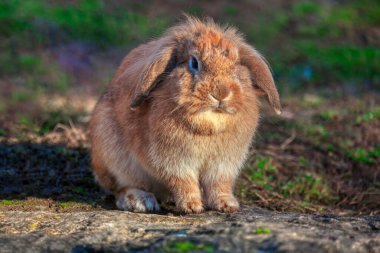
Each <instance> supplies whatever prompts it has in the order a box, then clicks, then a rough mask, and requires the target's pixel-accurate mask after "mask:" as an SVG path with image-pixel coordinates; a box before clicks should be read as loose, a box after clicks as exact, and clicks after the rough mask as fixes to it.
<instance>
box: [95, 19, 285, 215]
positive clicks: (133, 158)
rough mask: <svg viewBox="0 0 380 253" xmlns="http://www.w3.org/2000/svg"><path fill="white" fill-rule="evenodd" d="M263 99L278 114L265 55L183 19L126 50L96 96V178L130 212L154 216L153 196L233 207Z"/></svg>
mask: <svg viewBox="0 0 380 253" xmlns="http://www.w3.org/2000/svg"><path fill="white" fill-rule="evenodd" d="M194 58H195V60H194ZM190 60H191V61H192V62H189V61H190ZM190 65H191V68H190ZM196 70H200V71H199V72H194V71H196ZM259 95H265V96H266V98H267V99H268V101H269V103H270V105H271V106H272V107H273V109H274V110H275V111H276V112H277V113H280V110H281V106H280V101H279V96H278V92H277V90H276V87H275V84H274V82H273V78H272V75H271V72H270V70H269V68H268V66H267V64H266V62H265V60H264V59H263V57H262V56H260V54H259V53H258V52H257V51H256V50H255V49H254V48H252V47H251V46H249V45H248V44H246V42H245V41H244V40H243V39H242V37H241V36H240V35H239V34H238V32H237V31H236V30H235V29H234V28H228V27H226V28H222V27H220V26H218V25H216V24H215V23H214V22H213V21H211V20H206V21H200V20H198V19H196V18H191V17H188V18H187V20H186V21H185V22H184V23H182V24H179V25H177V26H174V27H172V28H171V29H169V30H168V31H167V32H166V33H165V35H164V36H163V37H161V38H159V39H156V40H153V41H151V42H148V43H146V44H143V45H140V46H139V47H137V48H135V49H134V50H132V51H131V52H130V53H129V54H128V55H127V56H126V57H125V58H124V60H123V62H122V64H121V66H120V68H119V69H118V71H117V73H116V75H115V77H114V79H113V80H112V82H111V84H110V85H109V87H108V88H107V90H106V91H105V93H104V94H103V95H102V96H101V98H100V100H99V102H98V104H97V106H96V108H95V110H94V113H93V116H92V120H91V140H92V150H91V152H92V167H93V170H94V173H95V175H96V178H97V180H98V181H99V183H100V184H101V185H102V186H103V187H104V188H105V189H107V190H109V191H111V192H112V193H113V194H114V195H115V197H116V204H117V206H118V207H119V208H121V209H124V210H128V211H135V212H147V211H157V210H159V205H158V202H157V200H156V198H157V199H161V200H166V199H168V198H170V197H171V198H172V199H173V200H174V201H175V203H176V207H177V208H178V209H179V211H181V212H184V213H198V212H201V211H203V210H204V208H205V207H208V208H210V209H214V210H218V211H222V212H234V211H236V210H238V208H239V204H238V202H237V200H236V199H235V197H234V196H233V188H234V183H235V179H236V178H237V176H238V174H239V171H240V168H241V167H242V164H243V162H244V160H245V158H246V155H247V152H248V149H249V145H250V143H251V139H252V137H253V135H254V133H255V130H256V127H257V123H258V119H259V99H258V96H259ZM220 101H222V102H220Z"/></svg>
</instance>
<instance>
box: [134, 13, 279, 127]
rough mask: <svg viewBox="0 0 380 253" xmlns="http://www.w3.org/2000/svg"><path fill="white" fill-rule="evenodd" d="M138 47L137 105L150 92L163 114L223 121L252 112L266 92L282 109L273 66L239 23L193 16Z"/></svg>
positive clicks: (137, 105)
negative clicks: (232, 24) (245, 37)
mask: <svg viewBox="0 0 380 253" xmlns="http://www.w3.org/2000/svg"><path fill="white" fill-rule="evenodd" d="M135 50H137V51H135V52H134V53H135V55H136V56H135V57H134V59H136V61H140V63H139V64H138V63H137V64H133V63H131V65H130V67H129V71H128V72H129V74H128V75H137V76H136V78H135V80H137V86H136V88H135V93H134V94H133V95H132V103H131V107H132V108H133V109H136V108H138V107H140V106H142V105H143V104H144V102H145V101H146V100H147V99H148V98H149V97H151V99H152V100H153V101H156V105H157V107H158V110H161V111H163V113H174V112H177V113H180V114H181V115H182V116H183V117H188V118H189V119H190V118H191V119H193V120H194V119H195V118H197V117H200V118H204V117H205V116H206V117H209V118H210V115H213V117H211V118H214V119H217V120H218V121H223V119H228V118H231V117H233V116H234V115H235V114H239V113H247V112H246V110H244V108H245V107H249V106H250V105H249V103H252V101H256V100H257V96H259V95H264V96H266V98H267V100H268V101H269V104H270V105H271V106H272V108H273V109H274V111H275V112H276V113H278V114H279V113H280V112H281V105H280V100H279V95H278V92H277V89H276V87H275V84H274V81H273V78H272V74H271V72H270V69H269V67H268V65H267V64H266V62H265V60H264V59H263V57H262V56H261V55H260V54H259V53H258V52H257V51H256V50H255V49H254V48H252V47H251V46H249V45H248V44H246V42H245V41H244V40H243V39H242V37H241V36H240V35H239V34H238V32H237V31H236V30H235V29H234V28H231V27H226V28H221V27H219V26H217V25H216V24H215V23H214V22H213V21H211V20H208V21H205V22H202V21H200V20H198V19H195V18H190V17H188V19H187V21H186V22H184V23H183V24H181V25H178V26H175V27H173V28H171V29H169V30H168V31H167V33H166V34H165V35H164V36H163V37H162V38H160V39H158V40H155V41H152V42H150V43H148V44H145V45H143V46H140V47H139V48H137V49H135ZM133 66H139V67H135V68H134V67H133ZM165 101H166V102H165ZM252 106H253V105H252Z"/></svg>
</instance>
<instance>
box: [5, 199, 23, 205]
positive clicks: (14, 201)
mask: <svg viewBox="0 0 380 253" xmlns="http://www.w3.org/2000/svg"><path fill="white" fill-rule="evenodd" d="M21 203H22V201H21V200H8V199H3V200H0V205H18V204H21Z"/></svg>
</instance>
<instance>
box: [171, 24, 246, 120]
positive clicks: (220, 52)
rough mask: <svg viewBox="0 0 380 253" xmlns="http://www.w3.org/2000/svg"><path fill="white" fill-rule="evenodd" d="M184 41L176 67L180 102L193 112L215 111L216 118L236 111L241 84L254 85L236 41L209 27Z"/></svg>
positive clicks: (209, 112)
mask: <svg viewBox="0 0 380 253" xmlns="http://www.w3.org/2000/svg"><path fill="white" fill-rule="evenodd" d="M185 44H186V45H185V46H184V48H185V49H184V52H183V53H181V54H180V55H183V58H182V59H178V60H179V62H180V66H179V67H178V69H177V71H175V73H176V74H178V75H180V78H178V79H177V80H180V81H179V83H178V84H177V85H178V86H177V87H178V89H179V90H177V92H179V93H180V94H179V96H178V98H179V100H178V103H179V106H181V107H183V108H184V109H185V111H186V112H187V113H188V114H189V115H192V116H194V115H199V116H202V117H203V115H205V113H206V114H207V115H212V114H218V116H217V117H218V118H219V120H221V119H222V118H223V116H232V115H234V114H236V113H238V112H239V111H240V110H241V109H242V106H243V103H244V94H243V88H244V87H249V88H250V89H251V90H253V89H252V86H251V84H250V78H249V73H247V71H246V72H244V71H242V70H241V69H240V68H241V66H239V64H238V61H237V60H238V49H237V47H236V45H235V44H234V43H233V42H232V41H229V40H227V39H225V38H223V37H221V36H220V35H219V34H217V33H215V32H212V31H209V32H208V33H205V34H201V35H198V36H196V37H195V38H194V39H192V40H189V41H187V42H186V43H185ZM244 74H246V76H244ZM245 95H248V94H245Z"/></svg>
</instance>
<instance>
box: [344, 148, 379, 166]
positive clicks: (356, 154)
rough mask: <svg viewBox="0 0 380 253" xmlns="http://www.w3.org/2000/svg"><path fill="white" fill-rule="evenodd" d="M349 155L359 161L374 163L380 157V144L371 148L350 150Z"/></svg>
mask: <svg viewBox="0 0 380 253" xmlns="http://www.w3.org/2000/svg"><path fill="white" fill-rule="evenodd" d="M347 156H348V157H349V158H351V159H352V160H354V161H356V162H358V163H363V164H374V163H375V162H376V159H378V158H380V146H378V147H377V148H374V149H371V150H366V149H363V148H356V149H354V150H351V151H348V152H347Z"/></svg>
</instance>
